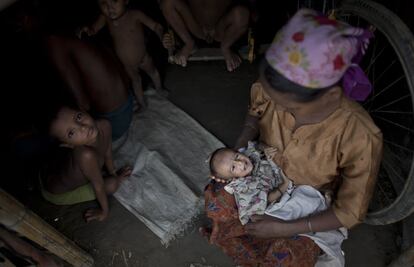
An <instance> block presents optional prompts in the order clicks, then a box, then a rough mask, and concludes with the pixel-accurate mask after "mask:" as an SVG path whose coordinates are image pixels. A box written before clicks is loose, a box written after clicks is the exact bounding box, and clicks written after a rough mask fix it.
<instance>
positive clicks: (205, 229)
mask: <svg viewBox="0 0 414 267" xmlns="http://www.w3.org/2000/svg"><path fill="white" fill-rule="evenodd" d="M211 231H212V229H211V228H208V227H203V226H201V227H200V228H198V232H199V233H200V235H201V236H202V237H204V238H207V240H208V241H209V242H210V236H211Z"/></svg>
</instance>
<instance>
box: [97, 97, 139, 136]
mask: <svg viewBox="0 0 414 267" xmlns="http://www.w3.org/2000/svg"><path fill="white" fill-rule="evenodd" d="M133 108H134V97H133V95H132V92H130V93H129V94H128V99H127V101H126V103H125V104H123V105H122V106H120V107H119V108H117V109H115V110H114V111H112V112H109V113H95V116H96V117H97V118H104V119H107V120H109V122H110V123H111V126H112V141H115V140H117V139H118V138H120V137H121V136H122V135H123V134H124V133H125V132H126V131H128V128H129V125H130V124H131V121H132V114H133Z"/></svg>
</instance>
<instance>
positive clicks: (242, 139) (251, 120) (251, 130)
mask: <svg viewBox="0 0 414 267" xmlns="http://www.w3.org/2000/svg"><path fill="white" fill-rule="evenodd" d="M258 136H259V119H258V118H257V117H255V116H252V115H250V114H247V116H246V120H245V122H244V126H243V130H242V133H241V134H240V136H239V138H238V139H237V141H236V144H235V146H234V148H235V149H239V148H241V147H245V146H247V142H248V141H250V140H254V139H256V138H257V137H258Z"/></svg>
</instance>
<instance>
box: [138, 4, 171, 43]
mask: <svg viewBox="0 0 414 267" xmlns="http://www.w3.org/2000/svg"><path fill="white" fill-rule="evenodd" d="M135 16H136V18H137V19H138V20H139V21H140V22H141V23H142V24H144V25H145V26H147V27H148V28H150V29H151V30H152V31H153V32H155V33H156V34H157V36H158V38H160V41H161V42H162V40H163V34H164V28H163V27H162V25H161V24H159V23H158V22H156V21H155V20H153V19H152V18H150V17H148V16H147V15H145V14H144V13H143V12H141V11H139V10H135Z"/></svg>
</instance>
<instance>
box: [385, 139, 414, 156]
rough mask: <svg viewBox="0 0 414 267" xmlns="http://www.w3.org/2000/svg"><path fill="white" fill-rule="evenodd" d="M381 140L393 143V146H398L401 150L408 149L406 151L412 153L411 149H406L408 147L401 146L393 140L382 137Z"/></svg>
mask: <svg viewBox="0 0 414 267" xmlns="http://www.w3.org/2000/svg"><path fill="white" fill-rule="evenodd" d="M383 141H384V143H387V144H390V145H393V146H395V147H398V148H400V149H402V150H405V151H408V152H410V153H414V151H413V150H411V149H408V148H406V147H405V146H402V145H399V144H396V143H394V142H392V141H389V140H387V139H383Z"/></svg>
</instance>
